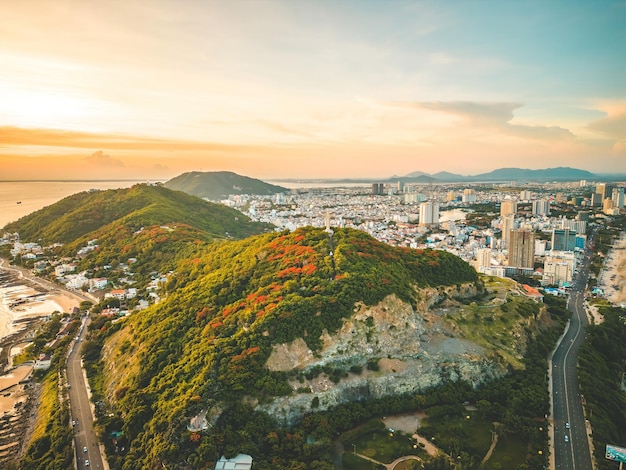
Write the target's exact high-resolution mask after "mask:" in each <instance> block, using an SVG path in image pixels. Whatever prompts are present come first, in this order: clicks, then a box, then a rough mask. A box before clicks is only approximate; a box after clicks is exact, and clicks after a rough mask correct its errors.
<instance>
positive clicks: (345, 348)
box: [258, 284, 505, 425]
mask: <svg viewBox="0 0 626 470" xmlns="http://www.w3.org/2000/svg"><path fill="white" fill-rule="evenodd" d="M452 291H454V293H455V294H456V295H465V296H471V295H474V294H475V293H476V292H475V287H474V285H473V284H467V285H464V286H463V287H462V289H458V288H456V287H440V288H438V289H434V288H429V289H422V290H421V291H420V298H421V301H420V302H419V304H418V305H417V309H414V308H413V307H412V306H411V305H409V304H408V303H406V302H402V301H401V300H399V299H398V298H397V297H396V296H394V295H390V296H388V297H387V298H385V299H384V300H383V301H382V302H380V303H379V304H377V305H374V306H371V307H366V306H365V305H362V304H361V305H358V306H357V307H356V309H355V314H354V315H353V316H352V317H351V318H349V319H346V320H345V321H344V323H343V326H342V327H341V329H340V330H339V331H338V332H336V333H335V334H333V335H331V334H328V333H327V332H326V331H325V332H324V334H323V337H322V339H323V348H322V350H321V351H320V352H318V353H313V351H311V350H310V349H309V348H308V347H307V344H306V342H305V341H304V340H303V339H302V338H298V339H296V340H294V341H291V342H289V343H284V344H279V345H275V346H274V347H273V350H272V354H271V355H270V357H269V359H268V360H267V363H266V366H267V367H268V368H269V369H270V370H273V371H284V372H293V371H297V372H301V374H298V378H297V379H293V380H291V381H290V385H291V386H292V388H293V390H294V394H293V395H290V396H286V397H280V398H276V399H274V400H273V401H272V402H271V403H269V404H262V405H259V406H258V409H260V410H263V411H266V412H267V413H269V414H270V415H272V416H275V417H277V418H278V419H280V420H281V421H282V422H283V423H285V424H287V425H290V424H293V423H294V422H296V421H297V420H298V419H299V418H300V417H301V416H302V415H303V414H304V413H306V412H309V411H311V410H312V406H313V407H316V408H317V409H327V408H330V407H332V406H334V405H337V404H340V403H345V402H349V401H355V400H364V399H368V398H381V397H384V396H389V395H398V394H403V393H409V392H417V391H420V390H423V389H425V388H429V387H432V386H436V385H438V384H440V383H441V382H442V380H444V378H445V379H446V380H453V381H455V380H464V381H467V382H470V383H474V384H478V383H480V382H483V381H485V380H489V379H491V378H493V377H496V376H499V375H501V374H503V373H504V372H505V369H504V368H503V367H502V366H501V365H500V364H499V363H496V361H494V360H493V359H492V358H491V355H490V351H488V350H487V349H485V348H484V347H482V346H479V345H477V344H475V343H473V342H471V341H469V340H466V339H464V338H462V337H461V336H460V335H459V332H458V329H457V328H456V326H455V325H454V324H453V323H452V322H450V321H448V320H447V319H446V318H444V317H442V316H441V315H440V314H438V313H436V312H437V310H431V307H432V306H433V304H435V303H436V302H438V301H440V300H441V299H442V298H443V297H447V296H449V295H450V294H451V293H452ZM368 364H369V366H368ZM320 368H321V369H322V370H327V371H328V370H337V369H340V370H342V371H344V373H343V374H342V376H341V378H340V380H339V382H338V383H335V382H336V380H337V379H335V380H333V378H332V377H329V376H328V374H324V373H319V374H316V372H317V371H320ZM313 375H315V376H313ZM307 376H308V377H309V378H307ZM298 392H300V393H298Z"/></svg>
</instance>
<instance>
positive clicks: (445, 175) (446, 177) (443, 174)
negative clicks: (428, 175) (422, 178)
mask: <svg viewBox="0 0 626 470" xmlns="http://www.w3.org/2000/svg"><path fill="white" fill-rule="evenodd" d="M432 177H433V178H437V179H438V180H441V181H463V180H464V179H465V178H466V176H463V175H457V174H456V173H450V172H449V171H440V172H439V173H435V174H434V175H432Z"/></svg>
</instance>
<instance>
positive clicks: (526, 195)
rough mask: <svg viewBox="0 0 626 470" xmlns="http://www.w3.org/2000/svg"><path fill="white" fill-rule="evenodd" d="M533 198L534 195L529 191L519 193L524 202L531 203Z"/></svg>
mask: <svg viewBox="0 0 626 470" xmlns="http://www.w3.org/2000/svg"><path fill="white" fill-rule="evenodd" d="M531 197H532V193H531V192H530V191H528V190H527V189H525V190H523V191H520V193H519V198H520V200H522V201H530V198H531Z"/></svg>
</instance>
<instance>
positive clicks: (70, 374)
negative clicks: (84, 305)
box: [67, 319, 108, 469]
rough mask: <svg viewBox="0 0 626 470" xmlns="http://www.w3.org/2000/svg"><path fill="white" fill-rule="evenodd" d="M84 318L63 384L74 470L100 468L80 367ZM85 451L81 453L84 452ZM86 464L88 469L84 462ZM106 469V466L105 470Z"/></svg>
mask: <svg viewBox="0 0 626 470" xmlns="http://www.w3.org/2000/svg"><path fill="white" fill-rule="evenodd" d="M88 322H89V321H88V319H86V320H85V322H84V323H83V326H82V327H81V329H80V333H79V335H78V340H77V341H75V343H74V346H73V348H72V351H71V352H70V355H69V357H68V359H67V382H68V384H69V385H70V390H69V392H70V411H71V414H72V420H73V421H75V422H76V424H75V425H74V446H75V449H76V464H77V468H78V469H84V468H86V469H104V468H105V467H104V465H103V459H102V456H101V454H100V447H99V445H98V439H97V438H96V435H95V433H94V429H93V416H92V413H91V407H90V403H89V394H88V392H87V385H86V383H85V376H84V374H83V369H82V365H81V349H82V347H83V344H84V343H83V340H84V339H85V337H86V335H87V326H86V324H87V323H88ZM85 448H87V451H86V452H85V451H84V449H85ZM87 460H88V461H89V466H87V465H86V464H87V462H86V461H87ZM106 468H108V466H107V467H106Z"/></svg>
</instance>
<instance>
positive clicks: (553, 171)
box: [472, 167, 594, 181]
mask: <svg viewBox="0 0 626 470" xmlns="http://www.w3.org/2000/svg"><path fill="white" fill-rule="evenodd" d="M593 176H594V174H593V173H591V172H589V171H586V170H578V169H576V168H569V167H558V168H546V169H543V170H528V169H523V168H499V169H497V170H493V171H490V172H489V173H482V174H480V175H475V176H473V177H472V178H473V179H474V180H477V181H492V180H561V181H567V180H578V179H587V178H593Z"/></svg>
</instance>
